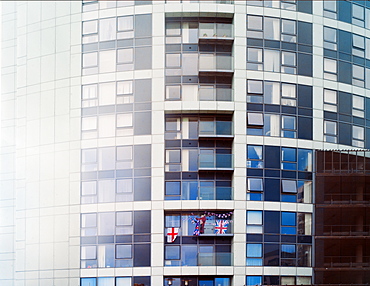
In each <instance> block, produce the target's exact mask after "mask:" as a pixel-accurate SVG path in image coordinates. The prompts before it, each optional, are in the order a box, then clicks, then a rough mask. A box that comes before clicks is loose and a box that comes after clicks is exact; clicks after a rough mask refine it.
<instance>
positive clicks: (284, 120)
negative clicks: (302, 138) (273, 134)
mask: <svg viewBox="0 0 370 286" xmlns="http://www.w3.org/2000/svg"><path fill="white" fill-rule="evenodd" d="M296 129H297V127H296V118H295V116H286V115H283V116H282V117H281V137H286V138H296V137H297V131H296Z"/></svg>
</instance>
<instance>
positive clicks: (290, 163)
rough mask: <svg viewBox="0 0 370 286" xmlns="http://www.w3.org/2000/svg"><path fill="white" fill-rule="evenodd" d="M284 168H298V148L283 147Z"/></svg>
mask: <svg viewBox="0 0 370 286" xmlns="http://www.w3.org/2000/svg"><path fill="white" fill-rule="evenodd" d="M281 151H282V163H281V169H283V170H297V149H295V148H284V147H283V148H281Z"/></svg>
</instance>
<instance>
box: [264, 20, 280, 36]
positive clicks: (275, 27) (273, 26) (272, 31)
mask: <svg viewBox="0 0 370 286" xmlns="http://www.w3.org/2000/svg"><path fill="white" fill-rule="evenodd" d="M264 38H265V39H267V40H276V41H279V40H280V19H278V18H270V17H264Z"/></svg>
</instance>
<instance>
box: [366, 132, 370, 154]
mask: <svg viewBox="0 0 370 286" xmlns="http://www.w3.org/2000/svg"><path fill="white" fill-rule="evenodd" d="M365 136H366V141H365V142H366V145H365V148H366V149H370V128H366V135H365Z"/></svg>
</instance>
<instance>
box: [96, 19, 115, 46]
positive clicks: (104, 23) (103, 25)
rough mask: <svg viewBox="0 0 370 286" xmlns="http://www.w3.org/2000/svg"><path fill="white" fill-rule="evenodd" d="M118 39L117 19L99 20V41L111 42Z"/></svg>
mask: <svg viewBox="0 0 370 286" xmlns="http://www.w3.org/2000/svg"><path fill="white" fill-rule="evenodd" d="M115 39H116V18H107V19H101V20H99V41H101V42H103V41H111V40H115Z"/></svg>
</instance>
